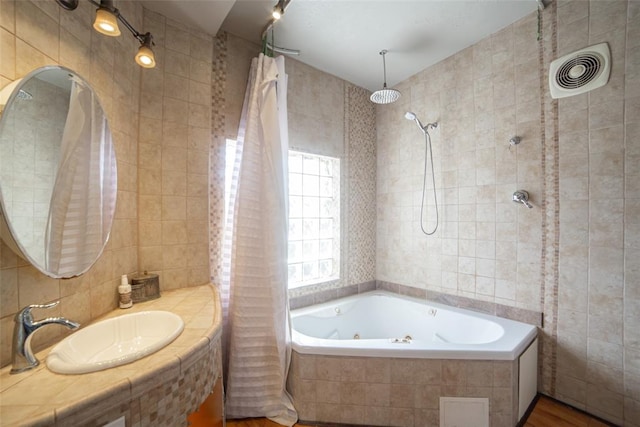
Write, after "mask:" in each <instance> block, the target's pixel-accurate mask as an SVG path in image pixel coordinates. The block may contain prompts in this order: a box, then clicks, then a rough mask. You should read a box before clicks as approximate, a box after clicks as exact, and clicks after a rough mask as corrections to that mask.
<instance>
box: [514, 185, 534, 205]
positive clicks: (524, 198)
mask: <svg viewBox="0 0 640 427" xmlns="http://www.w3.org/2000/svg"><path fill="white" fill-rule="evenodd" d="M511 200H512V201H514V202H516V203H522V204H523V205H525V206H526V207H528V208H529V209H532V208H533V205H532V204H531V203H529V193H527V192H526V191H524V190H518V191H516V192H514V193H513V197H512V199H511Z"/></svg>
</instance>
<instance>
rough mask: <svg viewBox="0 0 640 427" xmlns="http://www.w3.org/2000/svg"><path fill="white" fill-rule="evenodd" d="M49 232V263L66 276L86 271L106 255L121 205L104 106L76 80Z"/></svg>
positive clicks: (63, 143) (114, 158)
mask: <svg viewBox="0 0 640 427" xmlns="http://www.w3.org/2000/svg"><path fill="white" fill-rule="evenodd" d="M58 164H59V168H58V171H57V174H56V179H55V183H54V186H53V191H52V194H51V201H50V206H49V215H48V222H47V229H46V234H45V264H46V266H47V270H49V271H52V272H55V273H56V274H58V275H61V276H69V275H73V274H78V272H81V271H84V270H86V269H87V268H89V266H91V264H92V263H93V261H94V260H95V259H96V257H97V256H98V254H100V251H101V250H102V247H103V243H104V242H105V241H106V239H107V236H108V235H109V230H110V229H111V220H112V212H113V211H114V208H115V204H116V192H115V189H116V188H117V175H116V157H115V152H114V150H113V143H112V141H111V133H110V132H109V127H108V125H107V119H106V118H105V116H104V113H103V111H102V108H101V107H100V103H99V102H98V99H97V98H96V95H95V94H94V93H93V91H92V90H91V88H89V87H87V86H86V84H85V83H84V82H83V81H82V80H80V79H77V78H75V77H71V94H70V96H69V111H68V113H67V120H66V123H65V126H64V131H63V134H62V142H61V147H60V161H59V162H58Z"/></svg>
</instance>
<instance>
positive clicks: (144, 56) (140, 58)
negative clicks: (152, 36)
mask: <svg viewBox="0 0 640 427" xmlns="http://www.w3.org/2000/svg"><path fill="white" fill-rule="evenodd" d="M135 59H136V62H137V63H138V65H140V66H141V67H143V68H153V67H155V66H156V58H155V55H154V54H153V50H151V48H150V47H149V46H147V45H146V44H143V45H142V46H140V48H139V49H138V53H137V54H136V58H135Z"/></svg>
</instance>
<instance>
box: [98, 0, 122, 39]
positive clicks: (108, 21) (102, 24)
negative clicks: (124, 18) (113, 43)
mask: <svg viewBox="0 0 640 427" xmlns="http://www.w3.org/2000/svg"><path fill="white" fill-rule="evenodd" d="M116 10H117V9H116V8H115V7H113V0H100V7H98V10H96V19H95V20H94V21H93V28H94V29H95V30H96V31H97V32H99V33H100V34H104V35H105V36H110V37H118V36H119V35H120V28H118V17H117V15H115V14H114V11H116Z"/></svg>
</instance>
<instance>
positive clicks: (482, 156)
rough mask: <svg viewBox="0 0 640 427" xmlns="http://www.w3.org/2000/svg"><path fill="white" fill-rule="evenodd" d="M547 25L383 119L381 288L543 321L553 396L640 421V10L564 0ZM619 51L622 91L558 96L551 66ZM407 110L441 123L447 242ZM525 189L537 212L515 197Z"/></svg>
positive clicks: (466, 58) (481, 57) (418, 82)
mask: <svg viewBox="0 0 640 427" xmlns="http://www.w3.org/2000/svg"><path fill="white" fill-rule="evenodd" d="M541 28H542V36H543V38H542V40H541V41H538V40H536V34H537V30H538V19H537V14H536V13H533V14H532V15H530V16H528V17H526V18H524V19H522V20H521V21H518V22H516V23H514V24H512V25H510V26H508V27H506V28H504V29H503V30H501V31H499V32H497V33H495V34H493V35H491V36H489V37H487V38H486V39H484V40H482V41H480V42H479V43H477V44H475V45H473V46H471V47H469V48H467V49H465V50H463V51H461V52H459V53H457V54H456V55H454V56H452V57H450V58H447V59H446V60H444V61H442V62H440V63H438V64H436V65H434V66H432V67H430V68H428V69H426V70H424V71H422V72H420V73H418V74H417V75H415V76H413V77H411V78H409V79H408V80H406V81H404V82H402V83H401V84H399V85H398V86H397V88H398V89H399V90H400V91H402V93H403V98H401V100H400V101H399V102H398V103H396V104H393V105H391V106H385V107H380V108H378V109H377V128H378V187H377V188H378V189H377V199H378V221H377V224H378V234H377V259H376V268H377V272H376V279H377V280H381V281H385V282H391V283H395V284H399V285H403V286H410V287H415V288H418V289H426V290H427V291H436V292H441V293H444V294H451V295H457V296H462V297H467V298H471V299H475V300H481V301H487V302H490V303H497V304H501V305H505V306H513V307H517V308H521V309H526V310H532V311H538V312H543V315H544V325H545V326H544V340H543V343H542V352H543V354H542V359H541V360H542V361H543V363H542V375H541V378H540V379H541V381H540V385H539V387H540V389H541V391H543V392H545V393H549V394H551V395H554V396H555V397H558V398H559V399H561V400H563V401H566V402H568V403H571V404H573V405H575V406H577V407H579V408H582V409H585V410H587V411H588V412H591V413H594V414H596V415H598V416H600V417H603V418H605V419H607V420H610V421H612V422H614V423H618V424H623V425H625V426H626V425H630V426H636V425H639V424H638V423H639V422H640V421H638V420H640V400H639V399H638V396H640V388H639V386H640V376H639V374H640V370H639V366H640V344H639V342H640V339H639V338H638V332H637V325H638V322H639V321H640V311H639V307H640V305H639V303H638V301H639V300H640V299H639V296H638V295H639V292H640V291H639V290H640V275H639V274H638V273H639V271H640V252H639V249H638V241H639V240H638V239H639V236H640V234H639V233H640V228H639V227H638V226H637V224H638V218H639V217H640V216H639V215H638V214H639V213H640V211H639V210H638V202H637V200H638V185H637V182H638V178H639V177H640V174H639V172H638V165H639V164H640V155H639V154H638V153H639V151H638V150H639V149H638V147H639V146H640V133H639V132H638V129H640V127H639V126H638V120H639V119H638V118H639V117H640V113H639V110H638V105H639V99H640V98H639V91H638V88H640V82H639V79H640V77H639V76H640V72H639V68H638V67H640V62H639V60H638V58H639V57H640V56H639V55H640V48H639V45H638V43H639V42H638V40H640V37H638V35H639V34H640V33H639V32H640V4H639V3H638V2H636V1H629V2H627V1H606V2H603V1H591V2H589V1H580V0H578V1H554V2H552V3H551V4H550V5H549V7H547V9H546V10H545V11H544V13H543V14H542V21H541ZM605 41H606V42H608V44H609V46H610V48H611V52H612V74H611V78H610V81H609V83H608V84H607V85H606V86H605V87H603V88H601V89H597V90H595V91H593V92H590V93H588V94H584V95H579V96H574V97H570V98H565V99H561V100H552V99H551V98H550V95H549V93H548V87H547V79H548V76H547V70H548V65H549V62H550V61H551V60H553V59H555V58H557V57H559V56H562V55H564V54H566V53H570V52H572V51H574V50H577V49H580V48H584V47H587V46H589V45H592V44H596V43H600V42H605ZM405 111H414V112H415V113H416V114H418V116H419V117H420V118H421V120H422V121H423V122H432V121H438V122H439V127H438V129H436V130H434V131H432V132H431V134H432V138H433V152H434V161H435V175H436V184H435V187H436V189H437V191H436V194H437V196H438V207H439V214H440V225H439V230H438V233H437V234H436V235H435V236H432V237H426V236H424V235H422V234H421V232H420V203H421V195H422V194H421V190H422V168H423V163H422V162H423V159H424V140H423V138H422V135H421V134H420V132H419V131H418V130H417V129H416V128H415V125H413V124H412V123H409V122H407V121H406V120H405V119H404V118H403V114H404V112H405ZM514 135H518V136H520V137H521V138H522V143H521V144H520V145H518V146H516V147H511V148H510V147H509V139H510V138H511V137H512V136H514ZM519 189H524V190H527V191H528V192H529V194H530V196H531V202H532V203H533V205H534V208H533V209H526V208H525V207H523V206H522V205H517V204H514V203H512V202H511V195H512V193H513V192H514V191H515V190H519ZM427 206H428V207H429V209H428V210H427V213H428V220H427V223H426V224H427V225H428V226H432V225H433V220H432V219H433V217H434V214H435V212H434V210H433V207H434V206H433V203H432V202H431V203H428V205H427Z"/></svg>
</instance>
